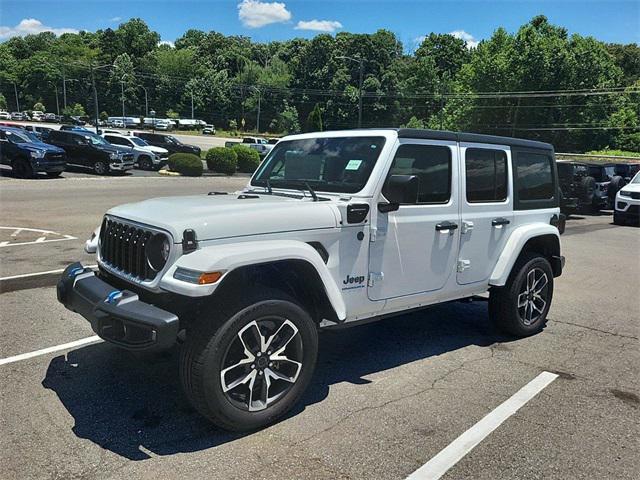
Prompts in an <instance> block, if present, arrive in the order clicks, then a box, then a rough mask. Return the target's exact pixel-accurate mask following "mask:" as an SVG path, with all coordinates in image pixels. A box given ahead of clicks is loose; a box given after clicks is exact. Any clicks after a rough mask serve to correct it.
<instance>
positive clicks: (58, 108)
mask: <svg viewBox="0 0 640 480" xmlns="http://www.w3.org/2000/svg"><path fill="white" fill-rule="evenodd" d="M53 89H54V90H55V91H56V114H57V115H58V116H60V102H59V100H58V86H57V85H56V84H55V83H54V84H53Z"/></svg>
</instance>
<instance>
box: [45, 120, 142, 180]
mask: <svg viewBox="0 0 640 480" xmlns="http://www.w3.org/2000/svg"><path fill="white" fill-rule="evenodd" d="M46 140H47V142H49V143H51V144H53V145H56V146H58V147H60V148H63V149H64V151H65V152H67V163H68V164H69V165H75V166H79V167H84V168H90V169H92V170H93V171H94V172H96V173H97V174H99V175H104V174H106V173H109V172H110V171H117V172H124V171H126V170H131V169H132V168H133V154H132V153H130V152H129V153H127V152H123V151H122V150H121V149H119V148H117V147H115V146H113V145H111V144H110V143H109V142H107V141H106V140H105V139H104V138H102V137H101V136H100V135H96V134H94V133H89V132H69V131H60V130H53V131H51V132H49V134H48V135H47V138H46Z"/></svg>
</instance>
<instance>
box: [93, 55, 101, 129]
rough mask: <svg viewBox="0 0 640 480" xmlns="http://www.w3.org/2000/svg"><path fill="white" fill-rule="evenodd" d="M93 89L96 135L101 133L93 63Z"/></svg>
mask: <svg viewBox="0 0 640 480" xmlns="http://www.w3.org/2000/svg"><path fill="white" fill-rule="evenodd" d="M91 87H93V106H94V122H95V125H96V134H99V133H100V129H99V128H98V120H99V118H98V117H99V115H100V114H99V113H98V110H99V109H98V91H97V90H96V77H95V75H94V73H93V62H91Z"/></svg>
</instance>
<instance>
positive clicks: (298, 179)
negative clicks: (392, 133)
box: [251, 137, 385, 193]
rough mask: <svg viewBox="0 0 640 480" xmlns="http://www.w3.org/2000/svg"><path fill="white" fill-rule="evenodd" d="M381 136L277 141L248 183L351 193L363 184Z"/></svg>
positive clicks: (380, 145) (381, 143)
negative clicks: (307, 185)
mask: <svg viewBox="0 0 640 480" xmlns="http://www.w3.org/2000/svg"><path fill="white" fill-rule="evenodd" d="M384 143H385V139H384V137H338V138H326V137H325V138H322V137H320V138H309V139H303V140H288V141H285V142H279V143H278V144H277V145H276V146H275V147H274V148H273V150H272V151H271V153H270V154H269V156H268V157H267V159H266V160H265V162H264V163H263V164H262V166H261V167H260V170H259V171H258V173H257V174H256V175H255V176H254V178H253V180H252V181H251V185H257V186H262V187H266V186H267V180H268V181H269V185H271V186H273V187H276V186H277V187H282V188H296V189H297V188H300V186H301V184H302V185H303V186H304V184H305V183H308V184H309V186H311V187H312V188H314V189H317V190H320V191H324V192H344V193H355V192H358V191H360V190H362V188H364V186H365V184H366V183H367V180H368V179H369V175H371V171H372V170H373V167H374V165H375V163H376V161H377V160H378V157H379V156H380V152H381V150H382V147H383V146H384Z"/></svg>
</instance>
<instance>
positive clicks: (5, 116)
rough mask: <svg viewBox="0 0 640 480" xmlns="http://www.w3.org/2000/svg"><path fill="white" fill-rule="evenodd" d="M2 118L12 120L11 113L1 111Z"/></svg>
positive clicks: (0, 116)
mask: <svg viewBox="0 0 640 480" xmlns="http://www.w3.org/2000/svg"><path fill="white" fill-rule="evenodd" d="M0 120H11V114H10V113H9V112H5V111H2V112H0Z"/></svg>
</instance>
